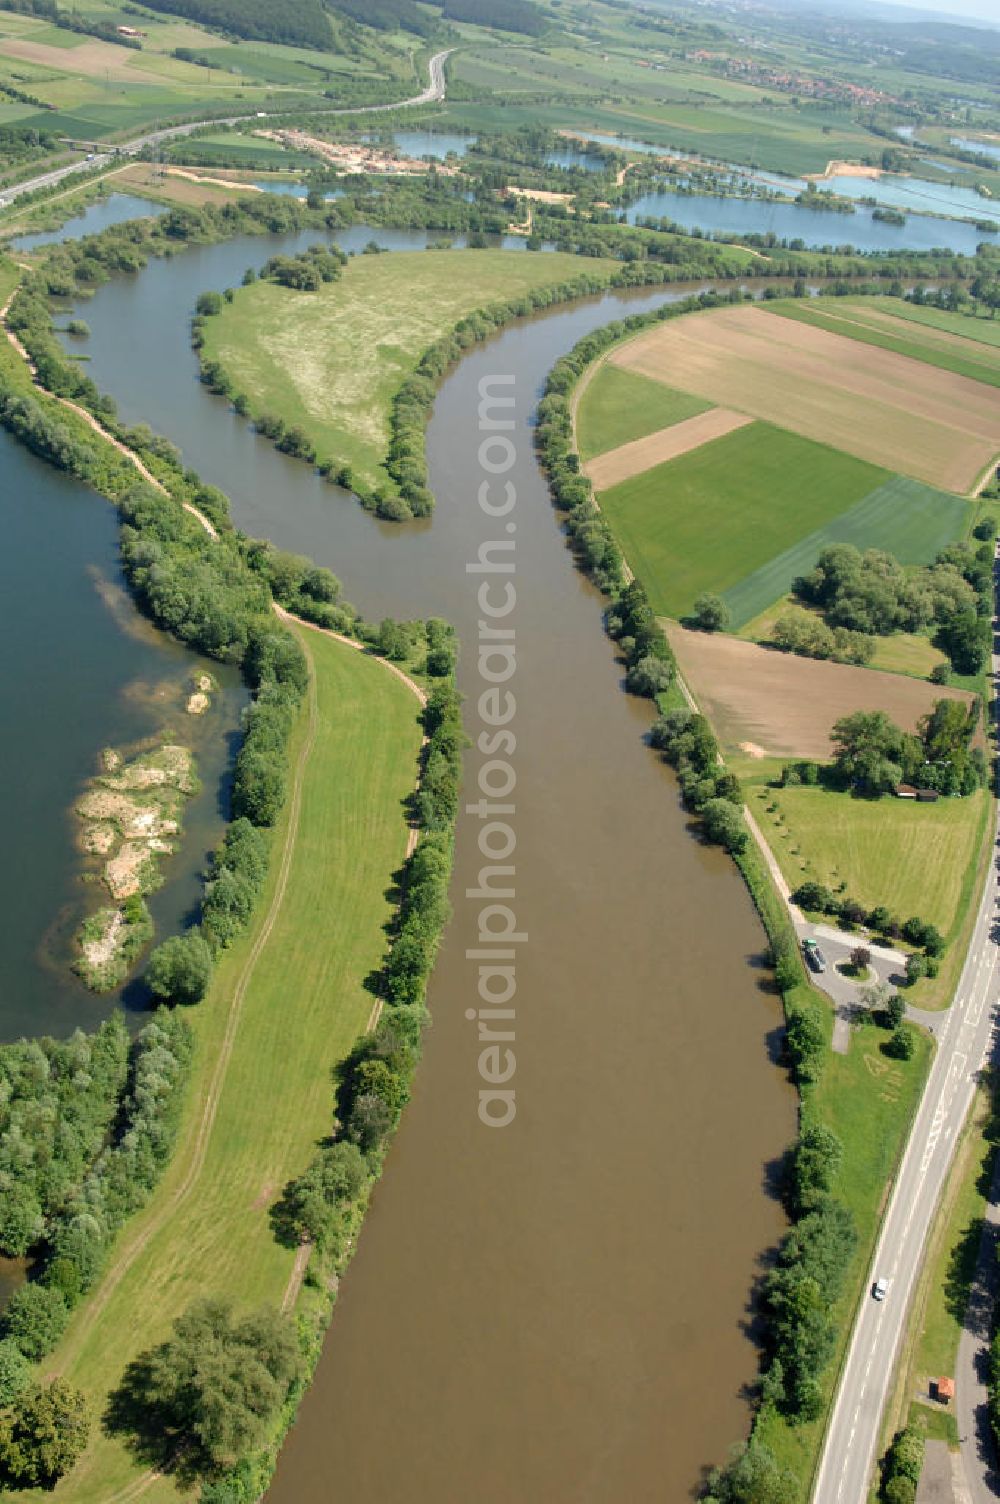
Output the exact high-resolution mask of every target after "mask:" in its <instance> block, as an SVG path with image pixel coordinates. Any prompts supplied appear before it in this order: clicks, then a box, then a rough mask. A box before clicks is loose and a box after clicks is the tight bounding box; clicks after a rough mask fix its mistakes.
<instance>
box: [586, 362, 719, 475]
mask: <svg viewBox="0 0 1000 1504" xmlns="http://www.w3.org/2000/svg"><path fill="white" fill-rule="evenodd" d="M711 406H712V404H711V402H704V401H703V400H702V399H701V398H700V397H693V396H691V395H690V394H689V393H688V392H675V391H672V390H671V388H670V387H668V386H663V385H662V384H661V383H660V382H659V381H651V380H650V378H649V377H648V376H640V375H638V374H637V373H636V372H634V371H625V370H622V369H621V367H620V366H613V365H611V364H610V363H609V362H607V361H606V362H605V363H604V365H602V366H600V367H599V368H598V370H597V372H596V374H595V375H594V377H593V379H592V380H591V381H590V382H588V384H587V386H586V388H585V389H584V392H583V396H582V397H581V398H580V403H579V406H578V408H577V411H576V432H577V438H578V440H579V449H580V458H581V459H584V460H590V459H593V458H594V456H595V455H596V454H605V453H607V451H608V450H609V449H617V448H618V446H619V444H628V443H630V442H631V441H632V440H633V439H642V438H645V437H646V435H647V434H650V433H656V432H657V430H658V429H661V428H670V427H672V426H673V424H674V423H681V422H683V421H684V419H685V418H693V417H694V415H695V414H696V413H703V412H706V411H707V409H708V408H710V407H711Z"/></svg>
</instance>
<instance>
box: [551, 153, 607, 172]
mask: <svg viewBox="0 0 1000 1504" xmlns="http://www.w3.org/2000/svg"><path fill="white" fill-rule="evenodd" d="M545 160H546V162H548V164H549V166H550V167H582V168H583V170H584V172H601V171H602V170H603V168H604V162H603V161H602V159H601V158H600V157H592V156H591V155H590V153H589V152H586V151H584V150H583V148H582V147H581V148H579V149H578V150H574V149H573V147H567V148H566V150H565V151H550V152H549V154H548V156H547V157H546V158H545Z"/></svg>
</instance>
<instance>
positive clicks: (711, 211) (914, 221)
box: [626, 184, 994, 256]
mask: <svg viewBox="0 0 1000 1504" xmlns="http://www.w3.org/2000/svg"><path fill="white" fill-rule="evenodd" d="M865 186H866V187H871V186H873V185H872V184H866V185H865ZM626 215H627V218H628V220H629V223H630V224H635V222H636V220H637V219H641V218H644V217H647V216H653V217H661V216H663V217H666V218H667V219H672V220H673V221H674V222H675V223H676V224H679V225H683V226H684V228H685V229H688V230H693V229H702V230H720V231H722V232H723V233H724V234H727V235H741V234H742V235H746V234H751V233H752V234H758V235H766V234H768V233H770V234H773V235H776V236H777V237H778V238H779V240H785V239H787V240H802V241H804V242H805V244H806V245H807V246H809V247H811V248H816V247H822V246H827V245H831V246H840V245H853V246H855V247H856V248H857V249H858V250H859V251H903V250H925V251H929V250H934V249H936V248H939V247H940V248H944V247H947V248H948V249H949V250H952V251H959V252H961V253H962V254H964V255H966V256H971V255H974V254H975V250H976V246H977V245H978V244H979V242H980V241H982V240H992V239H993V238H994V236H992V235H987V234H985V233H984V232H983V231H981V230H977V229H976V228H975V226H974V225H967V224H963V223H961V222H960V221H958V220H949V219H934V218H931V217H930V216H925V215H919V214H915V215H913V216H912V217H911V218H910V219H908V220H907V222H906V224H905V225H887V224H882V223H881V222H879V221H878V220H874V219H873V218H872V211H871V210H870V209H858V210H857V211H856V213H854V214H835V213H831V212H829V211H824V210H822V209H810V208H807V207H805V206H802V205H799V204H785V203H770V202H767V201H765V200H763V199H748V198H722V197H714V196H707V195H706V196H701V195H692V194H684V193H670V192H664V193H648V194H646V195H645V196H644V197H643V198H640V199H637V200H636V202H635V203H634V204H633V205H632V206H631V207H630V208H629V209H628V210H627V211H626Z"/></svg>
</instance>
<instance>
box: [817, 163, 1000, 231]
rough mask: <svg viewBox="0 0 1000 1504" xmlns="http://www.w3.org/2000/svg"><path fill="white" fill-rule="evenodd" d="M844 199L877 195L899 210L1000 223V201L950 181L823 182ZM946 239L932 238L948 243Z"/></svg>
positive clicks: (844, 179)
mask: <svg viewBox="0 0 1000 1504" xmlns="http://www.w3.org/2000/svg"><path fill="white" fill-rule="evenodd" d="M822 186H823V187H824V188H832V189H833V191H834V193H839V194H841V195H842V197H844V198H874V199H876V200H877V201H878V202H879V203H880V204H891V205H892V206H893V208H895V209H919V210H920V211H921V212H922V213H925V214H934V213H940V214H961V215H965V216H967V217H970V218H974V219H992V220H993V221H994V222H995V223H996V224H997V225H1000V204H998V203H997V202H996V201H995V200H992V199H988V198H980V196H979V194H978V193H977V192H976V191H975V189H974V188H957V187H953V186H952V185H951V184H950V183H928V182H927V181H926V180H925V179H924V178H898V177H884V178H878V179H874V180H873V179H870V178H852V177H840V176H837V177H832V178H827V179H825V181H824V182H823V185H822ZM946 243H947V242H945V241H942V240H937V241H932V242H931V244H934V245H944V244H946Z"/></svg>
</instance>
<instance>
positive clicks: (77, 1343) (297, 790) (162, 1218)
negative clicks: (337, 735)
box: [62, 644, 319, 1369]
mask: <svg viewBox="0 0 1000 1504" xmlns="http://www.w3.org/2000/svg"><path fill="white" fill-rule="evenodd" d="M303 651H304V652H305V655H306V659H307V661H308V664H309V694H308V707H309V719H308V724H307V730H306V735H305V738H304V740H303V742H302V746H301V748H300V749H299V754H298V756H297V758H296V760H295V766H294V769H293V773H292V787H291V794H290V798H289V817H288V837H287V839H286V841H285V844H284V847H283V849H282V853H281V863H280V866H279V869H278V881H277V883H276V885H275V889H274V894H273V896H272V898H271V903H270V906H269V908H268V911H267V914H266V915H265V918H264V922H263V924H262V925H261V927H260V930H259V931H258V933H257V936H256V938H255V940H254V943H253V945H252V946H251V948H250V954H249V955H248V956H247V959H246V963H245V965H244V967H243V970H242V972H241V973H240V976H239V979H238V981H237V983H236V986H235V988H234V989H233V995H232V998H231V1000H230V1004H229V1012H228V1016H227V1019H226V1029H225V1034H224V1035H223V1040H222V1047H221V1049H220V1050H219V1056H218V1059H217V1060H216V1063H215V1067H214V1069H213V1071H212V1075H211V1079H210V1082H209V1088H208V1093H207V1095H206V1098H205V1105H204V1108H203V1109H202V1114H201V1118H200V1119H199V1122H198V1127H197V1131H196V1133H195V1138H194V1148H193V1153H192V1156H191V1163H190V1165H189V1166H188V1170H187V1173H186V1174H185V1176H184V1179H183V1180H182V1181H181V1183H180V1185H179V1186H178V1187H177V1189H176V1190H175V1191H174V1193H173V1195H172V1196H171V1197H170V1199H169V1200H168V1201H166V1202H165V1203H164V1204H163V1206H162V1207H161V1208H160V1211H159V1214H158V1215H157V1216H156V1217H154V1218H152V1219H151V1220H150V1221H149V1222H148V1223H147V1225H146V1226H145V1227H144V1228H143V1230H142V1232H141V1233H140V1234H139V1235H138V1236H137V1237H135V1238H133V1239H132V1241H131V1242H130V1243H128V1244H127V1245H126V1247H125V1248H124V1249H122V1251H121V1253H120V1254H119V1255H118V1258H117V1259H116V1260H115V1262H114V1263H113V1264H112V1265H111V1267H110V1269H109V1270H108V1271H107V1273H106V1274H105V1275H104V1278H103V1279H102V1280H101V1284H100V1288H99V1289H98V1290H97V1291H96V1292H95V1294H94V1296H93V1297H92V1299H91V1300H90V1301H89V1303H88V1307H87V1312H86V1320H85V1321H84V1322H82V1323H81V1324H80V1326H79V1327H78V1328H77V1329H76V1331H75V1332H74V1334H73V1339H72V1342H70V1343H69V1344H67V1346H66V1347H65V1349H64V1351H63V1354H62V1365H63V1369H66V1368H68V1367H69V1365H70V1364H71V1363H72V1362H73V1361H74V1360H75V1358H76V1357H77V1355H78V1353H79V1351H80V1348H81V1347H82V1345H83V1342H84V1340H85V1338H86V1337H88V1336H89V1335H90V1332H91V1330H92V1329H93V1326H94V1323H95V1321H96V1320H97V1318H98V1317H99V1316H100V1315H101V1312H102V1311H103V1310H104V1308H105V1306H106V1305H107V1303H108V1301H109V1300H110V1299H111V1296H112V1295H113V1294H114V1292H115V1290H116V1289H117V1288H118V1286H119V1284H120V1283H121V1281H122V1279H123V1278H124V1277H125V1275H126V1274H127V1273H128V1270H129V1269H130V1268H131V1267H132V1265H133V1264H134V1263H135V1261H136V1259H137V1258H138V1257H139V1255H140V1254H141V1253H142V1252H143V1250H144V1249H145V1247H146V1246H147V1244H148V1243H149V1242H150V1240H151V1239H152V1238H153V1237H154V1236H155V1235H156V1234H157V1233H158V1232H159V1231H160V1229H161V1228H162V1227H163V1225H164V1223H165V1222H166V1221H167V1219H168V1218H169V1217H171V1216H173V1215H174V1214H175V1213H176V1211H177V1209H178V1208H179V1207H180V1206H181V1205H182V1203H183V1202H184V1201H186V1200H187V1198H188V1196H190V1194H191V1191H192V1190H193V1188H194V1186H195V1184H196V1183H197V1180H198V1176H199V1175H200V1174H201V1169H202V1166H203V1165H204V1162H205V1153H206V1149H207V1146H208V1139H209V1135H210V1134H211V1131H212V1125H213V1123H214V1122H215V1114H216V1112H217V1110H218V1105H219V1096H220V1094H221V1091H222V1085H223V1082H224V1081H225V1078H226V1070H227V1068H228V1065H229V1059H230V1056H231V1055H232V1052H233V1041H234V1040H235V1038H236V1030H237V1028H238V1026H239V1021H240V1013H241V1011H242V1008H243V999H244V998H245V997H246V992H247V987H248V986H249V984H250V981H251V978H252V977H253V974H254V970H255V969H256V966H257V962H258V960H259V959H260V956H261V953H262V951H263V950H264V947H265V946H266V945H267V942H268V940H269V939H270V936H271V931H272V930H273V929H274V925H275V922H276V920H277V918H278V914H279V912H280V910H281V905H282V903H283V901H284V897H285V889H286V888H287V886H288V876H289V873H290V872H291V868H292V858H293V857H294V855H295V845H296V840H297V838H298V829H299V817H300V814H301V808H302V778H303V774H304V772H305V768H306V764H307V762H308V761H309V756H310V754H311V752H312V749H313V746H314V744H315V741H316V728H317V725H318V723H319V715H318V707H317V700H316V672H315V666H314V664H313V661H312V657H311V655H310V653H309V649H308V647H306V646H305V644H303Z"/></svg>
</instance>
